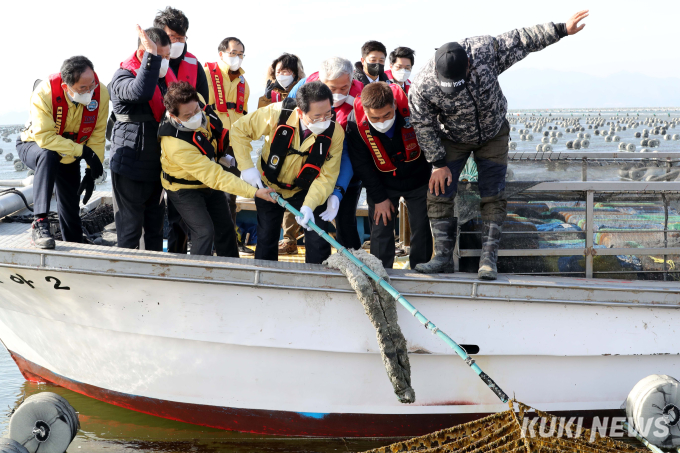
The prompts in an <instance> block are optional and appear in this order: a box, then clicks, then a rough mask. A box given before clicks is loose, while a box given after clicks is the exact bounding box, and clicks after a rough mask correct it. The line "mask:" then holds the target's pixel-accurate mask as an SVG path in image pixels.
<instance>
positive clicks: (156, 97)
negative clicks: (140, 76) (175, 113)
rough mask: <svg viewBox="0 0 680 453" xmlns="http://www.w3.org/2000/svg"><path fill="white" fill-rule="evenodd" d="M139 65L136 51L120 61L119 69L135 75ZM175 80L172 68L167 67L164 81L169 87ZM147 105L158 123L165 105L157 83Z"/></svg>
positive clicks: (163, 112)
mask: <svg viewBox="0 0 680 453" xmlns="http://www.w3.org/2000/svg"><path fill="white" fill-rule="evenodd" d="M141 65H142V63H141V62H140V61H139V60H138V59H137V53H136V52H135V53H133V54H132V56H131V57H130V58H128V59H127V60H125V61H124V62H122V63H121V64H120V67H121V69H127V70H128V71H130V72H131V73H132V74H133V75H134V76H135V77H137V70H138V69H139V67H140V66H141ZM175 82H177V78H176V77H175V73H174V72H172V69H170V68H168V72H167V73H166V74H165V83H166V85H167V86H168V87H170V84H171V83H175ZM149 106H150V107H151V112H153V117H154V118H155V119H156V121H158V122H159V123H160V122H161V119H163V115H164V114H165V106H164V105H163V95H162V94H161V89H160V88H159V87H158V84H156V89H155V90H154V92H153V97H152V98H151V100H150V101H149Z"/></svg>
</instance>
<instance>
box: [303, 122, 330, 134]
mask: <svg viewBox="0 0 680 453" xmlns="http://www.w3.org/2000/svg"><path fill="white" fill-rule="evenodd" d="M329 127H331V120H328V121H319V122H318V123H309V124H308V125H307V129H309V130H310V131H312V134H314V135H319V134H321V133H323V131H325V130H326V129H328V128H329Z"/></svg>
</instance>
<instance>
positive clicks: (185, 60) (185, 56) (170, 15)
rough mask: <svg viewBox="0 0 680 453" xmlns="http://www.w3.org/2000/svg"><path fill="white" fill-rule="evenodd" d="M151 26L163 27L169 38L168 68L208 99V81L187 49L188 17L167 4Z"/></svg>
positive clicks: (199, 64)
mask: <svg viewBox="0 0 680 453" xmlns="http://www.w3.org/2000/svg"><path fill="white" fill-rule="evenodd" d="M153 26H154V27H156V28H160V29H163V30H164V31H165V32H166V33H167V34H168V37H169V38H170V42H171V43H172V45H171V46H170V69H172V72H174V73H175V76H176V77H177V80H178V81H179V82H189V84H190V85H191V86H192V87H194V88H196V91H198V94H200V95H201V96H203V99H208V81H207V79H206V77H205V72H203V67H202V65H201V63H200V62H199V61H198V59H197V58H196V56H195V55H193V54H191V53H189V52H188V50H187V48H188V47H187V39H188V38H187V31H189V19H188V18H187V16H185V15H184V13H183V12H182V11H180V10H178V9H174V8H171V7H170V6H168V7H167V8H165V9H164V10H163V11H160V12H159V13H158V15H156V18H155V19H154V21H153Z"/></svg>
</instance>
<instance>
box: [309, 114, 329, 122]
mask: <svg viewBox="0 0 680 453" xmlns="http://www.w3.org/2000/svg"><path fill="white" fill-rule="evenodd" d="M332 118H333V112H331V113H329V114H328V115H326V116H324V117H323V118H316V119H311V118H310V120H309V122H310V123H312V124H316V123H321V122H322V121H328V120H330V119H332Z"/></svg>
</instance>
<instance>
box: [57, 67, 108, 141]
mask: <svg viewBox="0 0 680 453" xmlns="http://www.w3.org/2000/svg"><path fill="white" fill-rule="evenodd" d="M94 81H95V82H96V83H97V88H95V90H94V94H93V96H92V100H91V101H90V103H89V104H87V105H84V106H83V116H82V117H81V118H80V128H79V129H78V134H77V135H76V134H75V133H72V132H67V133H64V129H65V128H66V118H67V116H68V101H67V100H66V93H64V89H63V88H62V87H61V84H62V83H64V82H63V80H62V79H61V73H57V74H52V75H50V88H51V90H52V119H53V120H54V124H55V126H56V129H57V133H58V134H59V135H61V136H62V137H65V138H68V139H70V140H73V141H74V142H76V143H85V142H86V141H87V140H88V139H89V138H90V136H91V135H92V131H94V128H95V126H96V125H97V118H99V100H100V94H101V92H100V89H99V77H97V73H96V72H95V74H94ZM107 113H108V112H107Z"/></svg>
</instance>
